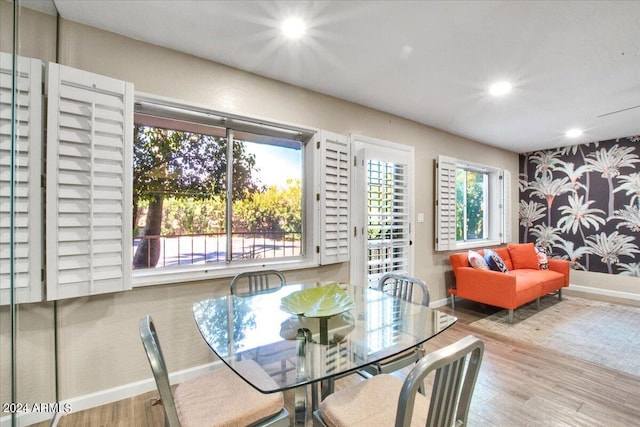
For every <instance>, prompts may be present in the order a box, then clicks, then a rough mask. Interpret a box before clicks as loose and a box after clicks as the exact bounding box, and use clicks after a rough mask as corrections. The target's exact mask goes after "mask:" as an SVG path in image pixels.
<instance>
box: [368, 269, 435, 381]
mask: <svg viewBox="0 0 640 427" xmlns="http://www.w3.org/2000/svg"><path fill="white" fill-rule="evenodd" d="M416 289H417V290H419V291H420V304H422V305H424V306H425V307H428V306H429V289H428V288H427V285H426V284H425V283H424V282H423V281H422V280H420V279H417V278H415V277H409V276H405V275H402V274H397V273H386V274H384V275H383V276H382V277H381V278H380V280H379V281H378V290H380V291H382V292H385V293H388V294H391V295H393V296H395V297H397V298H400V299H403V300H405V301H409V302H413V292H414V290H416ZM423 355H424V349H423V347H422V345H419V346H417V347H414V348H413V349H410V350H407V351H404V352H402V353H400V354H399V355H396V356H392V357H388V358H386V359H384V360H381V361H380V362H377V363H374V364H372V365H369V366H366V367H364V368H363V369H362V371H363V372H364V373H368V374H369V375H378V374H389V373H391V372H394V371H397V370H399V369H402V368H406V367H407V366H410V365H412V364H414V363H415V362H417V361H418V360H420V358H421V357H422V356H423Z"/></svg>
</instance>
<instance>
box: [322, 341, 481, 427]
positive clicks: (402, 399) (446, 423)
mask: <svg viewBox="0 0 640 427" xmlns="http://www.w3.org/2000/svg"><path fill="white" fill-rule="evenodd" d="M483 354H484V343H483V342H482V341H481V340H479V339H478V338H476V337H474V336H472V335H469V336H466V337H465V338H463V339H461V340H459V341H457V342H455V343H453V344H450V345H448V346H447V347H444V348H441V349H439V350H437V351H434V352H433V353H429V354H427V355H425V356H424V357H423V358H422V359H421V360H420V361H419V362H418V363H417V364H416V366H414V368H413V369H412V370H411V372H409V375H407V377H406V379H405V380H404V383H403V385H402V389H401V391H400V394H399V396H398V398H397V400H396V401H395V402H396V403H393V402H392V401H391V399H390V404H396V405H397V409H396V421H395V425H396V427H409V426H410V425H411V420H412V418H413V410H414V404H415V399H416V394H417V393H418V392H419V389H420V387H421V386H422V384H423V383H424V379H425V378H426V377H427V376H428V375H429V374H430V373H431V372H433V371H435V377H434V382H433V388H432V391H431V400H430V404H429V413H428V415H427V422H426V426H428V427H451V426H465V425H467V419H468V416H469V407H470V405H471V398H472V395H473V390H474V389H475V385H476V381H477V379H478V373H479V371H480V365H481V363H482V357H483ZM371 380H372V379H371ZM371 380H365V381H371ZM385 391H386V390H382V392H385ZM318 425H319V426H326V424H325V423H324V420H323V419H322V412H321V410H316V411H314V426H318Z"/></svg>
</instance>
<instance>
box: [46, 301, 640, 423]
mask: <svg viewBox="0 0 640 427" xmlns="http://www.w3.org/2000/svg"><path fill="white" fill-rule="evenodd" d="M580 296H583V295H580ZM548 298H551V297H548ZM631 305H637V303H634V302H631ZM440 309H441V310H443V311H447V312H450V313H453V314H455V315H456V316H458V322H457V323H456V324H455V325H454V326H453V327H452V328H450V329H449V330H447V331H446V332H444V333H443V334H441V335H439V336H438V337H435V338H434V339H433V340H431V341H429V342H428V343H427V350H429V349H436V348H439V347H442V346H445V345H447V344H449V343H451V342H454V341H456V340H458V339H460V338H462V337H463V336H466V335H469V334H473V335H475V336H477V337H479V338H481V339H482V340H483V341H484V343H485V354H484V360H483V363H482V367H481V371H480V375H479V378H478V383H477V385H476V389H475V392H474V395H473V401H472V404H471V410H470V420H469V426H606V427H615V426H640V377H635V376H632V375H628V374H625V373H621V372H618V371H614V370H611V369H608V368H605V367H602V366H599V365H595V364H593V363H589V362H585V361H582V360H580V359H578V358H576V357H572V356H567V355H565V354H562V353H559V352H555V351H551V350H548V349H545V348H542V347H538V346H536V345H535V343H524V342H521V341H515V340H509V339H506V338H505V337H503V336H500V335H496V334H492V333H487V332H483V331H482V330H480V329H477V328H475V327H473V326H472V325H470V324H471V323H473V322H474V321H476V320H478V319H480V318H482V317H485V316H488V315H491V314H493V313H495V311H496V309H495V308H491V307H486V306H482V305H480V304H476V303H472V302H468V301H461V302H459V303H457V304H456V310H455V311H454V310H452V309H451V308H450V307H441V308H440ZM585 327H588V325H585ZM613 332H614V331H613ZM629 344H630V345H640V343H629ZM360 380H361V379H360V377H358V376H357V375H352V376H349V377H346V378H343V379H341V380H339V381H338V382H337V384H336V387H338V388H342V387H345V386H348V385H349V384H351V383H353V382H355V381H360ZM155 395H156V393H155V392H151V393H146V394H143V395H140V396H136V397H132V398H129V399H125V400H122V401H119V402H115V403H112V404H109V405H104V406H100V407H97V408H93V409H89V410H86V411H81V412H77V413H72V414H69V415H66V416H64V417H62V418H61V419H60V423H59V424H58V425H59V426H61V427H80V426H82V427H86V426H100V427H111V426H113V427H116V426H118V427H125V426H140V427H143V426H159V427H161V426H163V414H162V408H161V407H160V406H151V404H150V399H151V398H152V397H154V396H155ZM285 399H286V401H287V402H291V401H292V399H293V395H292V393H290V392H287V393H285ZM287 409H288V410H289V412H290V413H292V412H293V411H292V408H290V407H288V408H287ZM308 425H309V426H310V425H311V423H308Z"/></svg>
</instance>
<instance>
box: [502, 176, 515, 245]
mask: <svg viewBox="0 0 640 427" xmlns="http://www.w3.org/2000/svg"><path fill="white" fill-rule="evenodd" d="M501 203H502V243H509V242H511V237H512V236H511V172H509V171H508V170H506V169H505V170H503V171H502V202H501Z"/></svg>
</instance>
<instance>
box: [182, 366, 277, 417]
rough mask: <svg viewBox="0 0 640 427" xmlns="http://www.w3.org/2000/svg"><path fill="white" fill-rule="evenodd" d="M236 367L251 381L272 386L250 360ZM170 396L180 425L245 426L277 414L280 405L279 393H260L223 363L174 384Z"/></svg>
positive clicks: (263, 372)
mask: <svg viewBox="0 0 640 427" xmlns="http://www.w3.org/2000/svg"><path fill="white" fill-rule="evenodd" d="M236 366H237V369H238V370H239V371H242V372H243V374H245V375H250V376H252V381H256V382H258V383H260V384H261V385H262V386H264V385H268V384H271V386H272V387H275V382H274V381H273V379H271V377H269V375H268V374H267V373H266V372H265V371H264V370H263V369H262V368H261V367H260V366H259V365H258V364H257V363H256V362H254V361H253V360H243V361H241V362H240V363H238V364H237V365H236ZM205 396H209V397H210V399H207V398H204V397H205ZM173 397H174V400H175V404H176V410H177V412H178V418H179V419H180V424H181V426H182V427H213V426H238V427H240V426H247V425H250V424H253V423H255V422H257V421H260V420H263V419H265V418H268V417H270V416H272V415H275V414H277V413H278V412H280V411H281V410H282V407H283V405H284V398H283V396H282V393H269V394H265V393H261V392H259V391H258V390H256V389H254V388H253V387H251V386H250V385H249V384H247V383H246V382H245V381H244V380H243V379H242V378H240V377H239V376H238V374H236V373H235V372H233V371H232V370H231V369H229V368H228V367H227V366H222V367H220V368H218V369H215V370H213V371H212V372H210V373H208V374H206V375H202V376H200V377H197V378H194V379H191V380H188V381H184V382H182V383H180V384H178V386H177V387H176V390H175V392H174V394H173Z"/></svg>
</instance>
